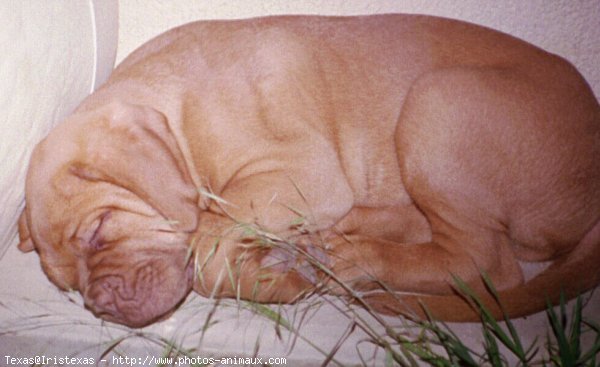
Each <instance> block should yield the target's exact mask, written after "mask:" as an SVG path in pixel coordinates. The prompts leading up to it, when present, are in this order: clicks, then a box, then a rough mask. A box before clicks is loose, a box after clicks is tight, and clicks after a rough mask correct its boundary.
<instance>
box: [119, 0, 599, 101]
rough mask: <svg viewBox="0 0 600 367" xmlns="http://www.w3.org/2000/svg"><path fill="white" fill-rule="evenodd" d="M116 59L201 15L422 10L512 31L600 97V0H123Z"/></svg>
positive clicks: (417, 11)
mask: <svg viewBox="0 0 600 367" xmlns="http://www.w3.org/2000/svg"><path fill="white" fill-rule="evenodd" d="M119 10H120V17H119V21H120V34H119V49H118V54H117V62H119V61H120V60H122V59H123V58H124V57H125V56H127V54H129V53H130V52H131V51H133V50H134V49H135V48H136V47H138V46H139V45H141V44H142V43H144V42H145V41H147V40H149V39H150V38H151V37H153V36H155V35H157V34H159V33H162V32H163V31H165V30H167V29H169V28H172V27H174V26H176V25H180V24H183V23H187V22H190V21H193V20H199V19H218V18H244V17H252V16H259V15H268V14H327V15H348V14H370V13H389V12H403V13H422V14H431V15H438V16H444V17H450V18H455V19H462V20H466V21H470V22H473V23H477V24H481V25H485V26H488V27H491V28H495V29H498V30H501V31H503V32H506V33H510V34H513V35H515V36H517V37H520V38H523V39H525V40H527V41H529V42H531V43H534V44H536V45H538V46H540V47H542V48H544V49H546V50H547V51H550V52H553V53H556V54H559V55H561V56H563V57H565V58H567V59H568V60H570V61H571V62H572V63H573V64H575V66H576V67H577V68H578V69H579V71H580V72H581V73H582V74H583V75H584V76H585V78H586V79H587V81H588V83H590V84H591V85H592V88H593V89H594V91H595V93H596V96H597V97H600V67H599V66H598V65H600V1H598V0H293V1H285V0H238V1H227V0H219V1H217V0H211V1H198V0H172V1H161V0H121V1H119Z"/></svg>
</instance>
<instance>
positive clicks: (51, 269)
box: [20, 123, 193, 327]
mask: <svg viewBox="0 0 600 367" xmlns="http://www.w3.org/2000/svg"><path fill="white" fill-rule="evenodd" d="M69 125H71V126H69ZM88 130H89V126H87V127H86V129H79V128H78V127H77V124H68V123H64V126H61V127H60V128H58V129H57V130H55V131H54V132H53V133H51V134H50V136H49V137H48V138H47V139H46V140H45V141H44V142H43V143H41V144H40V145H39V146H38V147H37V148H36V150H35V152H34V154H33V157H32V160H31V164H30V169H29V173H28V178H27V190H26V192H27V194H26V210H25V212H24V217H23V218H22V221H21V223H20V234H21V240H22V241H25V240H26V239H27V237H29V241H30V242H28V243H29V247H33V248H35V250H36V251H37V252H38V254H39V256H40V260H41V264H42V267H43V269H44V271H45V273H46V274H47V275H48V278H49V279H50V280H51V281H52V282H53V283H54V284H56V285H57V286H58V287H60V288H61V289H64V290H77V291H79V292H80V293H81V294H82V296H83V298H84V301H85V305H86V307H87V308H89V309H90V310H91V311H92V312H93V313H94V314H95V315H96V316H98V317H101V318H103V319H105V320H109V321H113V322H117V323H121V324H125V325H128V326H132V327H140V326H144V325H147V324H149V323H151V322H153V321H156V320H159V319H161V318H163V317H165V316H167V315H168V314H170V312H171V311H173V310H174V309H175V308H176V306H177V305H178V304H179V303H180V302H182V300H183V299H184V298H185V296H186V295H187V294H188V293H189V292H190V290H191V286H192V278H193V272H192V269H193V267H192V265H191V264H190V263H189V261H188V258H189V256H188V249H189V244H190V232H191V231H190V230H189V229H182V228H181V226H180V224H181V221H178V220H177V218H172V216H169V215H167V214H165V210H164V208H163V207H161V205H160V204H156V201H155V200H150V199H149V198H148V197H147V196H148V191H149V190H145V189H143V188H140V187H139V185H138V184H137V183H136V181H135V180H131V179H130V180H128V179H123V180H120V178H119V177H116V178H115V177H113V176H111V174H106V173H105V172H111V171H112V170H117V171H119V168H118V167H117V166H118V165H125V166H127V162H128V161H127V156H126V154H124V153H123V152H121V153H123V154H122V155H121V157H116V156H115V157H106V155H110V154H111V153H110V152H111V149H108V147H107V149H102V147H100V148H98V147H94V142H91V141H89V140H86V139H83V140H82V139H80V136H81V134H82V132H84V131H85V132H86V133H87V131H88ZM112 143H114V141H112V142H111V144H112ZM143 144H148V143H147V142H143ZM91 150H92V151H99V152H100V154H101V155H103V156H104V157H96V158H97V160H96V162H97V163H98V165H100V166H102V168H101V169H100V170H97V169H96V168H97V167H95V164H94V157H91V156H90V154H92V153H90V151H91ZM156 154H161V153H160V151H159V150H157V151H156ZM165 154H166V153H165ZM83 156H86V157H83ZM102 159H104V160H107V161H108V162H113V161H114V167H112V166H111V165H112V163H111V164H108V166H107V165H106V164H103V163H102ZM132 159H133V158H132ZM147 160H148V161H151V160H152V159H151V158H148V159H147ZM90 162H91V163H90ZM129 163H131V164H133V165H135V162H129ZM140 166H141V165H138V166H137V167H134V166H132V167H131V169H130V171H131V172H132V173H133V174H136V175H138V176H140V177H144V179H146V178H145V177H147V176H148V175H150V176H152V175H156V176H157V179H156V181H157V182H154V184H160V183H161V181H160V178H159V177H160V175H161V172H160V165H159V166H156V165H150V166H148V167H149V168H148V167H145V168H144V167H140ZM124 169H125V170H127V167H125V168H124ZM139 169H146V170H148V169H152V170H156V171H157V172H154V173H152V172H138V173H136V170H139ZM162 174H164V172H162ZM117 176H118V175H117ZM177 189H178V188H177V185H171V187H164V188H162V190H167V191H168V190H177ZM171 200H172V199H171ZM178 224H179V226H178ZM21 246H22V249H25V248H26V247H27V246H26V245H23V243H22V244H21Z"/></svg>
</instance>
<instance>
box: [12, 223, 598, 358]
mask: <svg viewBox="0 0 600 367" xmlns="http://www.w3.org/2000/svg"><path fill="white" fill-rule="evenodd" d="M297 214H298V219H297V220H295V221H294V223H293V225H294V227H297V228H299V230H300V231H304V225H305V221H306V218H307V216H305V215H303V214H302V213H299V212H298V213H297ZM236 226H237V227H236V228H237V230H239V229H242V232H243V236H244V237H245V238H246V239H250V240H251V241H249V242H250V244H249V245H248V250H249V251H251V250H254V249H262V250H265V249H267V250H268V249H272V248H274V247H278V248H281V249H286V250H289V251H293V252H294V256H299V257H304V258H305V260H306V262H308V263H310V264H311V265H312V266H313V267H314V268H315V271H317V272H320V273H322V274H325V275H326V276H328V277H329V278H330V279H332V280H333V281H334V282H336V283H337V287H340V288H341V289H343V290H344V291H345V293H346V294H347V296H346V297H341V298H336V299H334V298H332V297H330V296H320V295H318V294H317V295H313V296H312V297H310V298H308V299H306V300H303V301H301V302H299V303H297V304H295V305H292V306H282V305H265V304H259V303H254V302H249V301H243V300H240V299H237V300H208V299H200V297H197V296H192V297H191V299H190V300H188V302H186V303H185V304H184V305H183V306H182V307H184V308H187V309H188V311H189V310H190V309H191V310H193V312H192V313H191V314H192V315H193V316H190V318H189V319H187V320H183V322H182V323H180V324H179V325H180V326H178V328H176V329H175V330H172V331H171V332H170V333H169V334H168V335H165V333H164V332H162V331H160V330H159V331H156V330H154V329H152V328H145V329H141V330H132V329H128V328H126V327H122V326H119V325H114V324H108V323H103V322H100V321H95V320H93V321H90V318H84V319H77V318H74V316H73V315H72V314H71V313H70V312H69V308H68V307H67V308H65V311H64V314H58V315H57V314H55V312H54V311H52V310H50V309H46V305H44V304H43V303H41V304H36V306H37V307H39V309H40V311H39V312H38V313H36V314H34V315H31V314H25V313H23V312H22V310H20V309H19V308H18V306H16V307H13V306H11V305H9V302H5V301H2V300H0V312H4V313H9V314H11V315H14V317H13V321H12V322H10V323H8V324H4V325H2V324H0V343H1V340H2V339H3V338H9V337H11V336H15V335H20V334H28V333H31V332H34V333H35V332H37V331H41V330H46V331H48V330H49V331H51V332H53V331H55V330H56V331H57V332H60V330H65V329H66V330H72V329H81V330H82V333H86V334H90V333H94V332H95V333H97V335H98V337H97V338H96V339H95V340H96V341H95V342H94V344H93V345H89V346H87V347H85V348H83V349H80V350H76V351H74V352H73V355H85V354H88V355H89V354H90V353H95V354H94V356H95V357H96V358H97V359H101V358H110V357H111V356H128V355H131V353H132V350H134V349H136V348H138V347H139V346H140V345H143V346H144V347H145V348H146V350H152V351H153V353H156V357H160V358H178V357H185V356H187V357H189V358H193V357H195V356H198V355H202V356H205V357H209V355H207V354H206V353H205V352H204V351H203V348H202V346H203V344H204V342H205V340H206V338H207V335H208V333H209V331H210V330H212V329H213V328H214V327H215V325H218V324H222V323H223V322H224V321H223V318H222V315H221V311H222V310H230V311H231V310H232V309H233V310H237V312H238V315H239V318H240V319H245V318H248V317H249V316H248V315H251V317H256V318H260V319H262V320H265V321H266V322H267V323H268V324H269V325H270V327H271V328H272V330H273V332H274V335H275V336H276V338H277V339H278V340H280V341H281V343H283V344H285V345H286V348H287V351H288V352H290V351H292V350H294V348H295V347H296V346H297V344H298V343H300V342H301V343H304V344H306V345H308V346H310V348H312V350H313V351H314V352H315V353H314V354H315V355H317V356H320V357H319V358H320V361H321V365H331V366H345V364H344V362H343V361H340V360H339V356H338V353H339V351H340V350H341V348H343V347H347V344H348V343H351V342H353V341H351V338H350V337H351V336H353V335H357V334H358V333H360V335H362V337H361V338H360V339H359V341H358V342H353V343H356V345H354V346H353V347H354V348H355V349H356V351H357V352H356V355H357V358H356V361H355V364H354V365H356V366H373V365H376V366H386V367H387V366H422V365H430V366H439V367H446V366H447V367H450V366H473V367H474V366H492V367H500V366H557V367H558V366H560V367H571V366H572V367H576V366H577V367H580V366H581V367H597V366H600V360H599V358H598V356H599V355H600V326H599V325H598V319H600V316H599V317H598V319H596V320H588V319H586V318H584V317H583V316H582V315H583V313H582V310H583V308H584V302H583V298H582V297H579V298H577V300H576V302H575V304H574V307H573V308H572V311H571V312H568V311H567V307H566V301H565V299H564V298H562V299H561V301H560V303H559V305H557V307H552V305H550V304H549V305H548V307H547V310H546V316H547V333H546V335H539V336H538V339H536V340H534V341H529V344H526V342H525V341H524V340H522V338H521V336H520V335H519V332H518V331H517V327H516V325H515V324H514V322H513V321H512V320H510V319H508V318H507V317H506V318H505V319H504V320H503V321H502V322H499V321H496V320H495V319H494V318H493V317H492V316H491V313H490V312H489V310H487V309H486V308H485V306H484V305H483V303H482V302H481V301H480V300H479V299H478V297H477V295H476V294H475V293H474V292H472V291H471V290H470V289H469V287H468V286H467V285H466V284H465V283H464V282H462V281H461V280H460V279H459V278H455V284H456V289H457V290H459V291H460V292H461V293H462V294H463V296H464V297H465V298H466V299H468V300H469V301H470V302H471V304H472V305H474V307H476V308H477V310H478V311H479V314H480V319H481V320H480V333H481V334H480V339H481V341H482V342H481V345H475V346H473V345H467V343H466V342H465V341H464V340H462V339H461V336H460V334H457V333H455V332H454V331H453V330H452V328H451V327H450V326H449V325H447V324H446V323H443V322H439V321H436V320H433V319H432V318H429V320H425V321H418V322H413V321H409V320H408V319H405V318H404V317H400V316H399V317H384V316H382V315H380V314H377V313H376V312H374V311H373V310H372V309H371V308H370V306H369V304H368V303H367V302H366V301H365V299H364V298H363V294H362V293H361V292H359V291H356V290H354V289H353V288H352V287H351V286H350V285H349V284H345V283H343V282H341V281H340V280H339V279H337V278H336V276H335V274H333V273H332V272H331V271H330V269H329V268H328V267H327V265H325V264H322V263H320V262H319V260H318V259H316V258H315V257H314V256H312V255H311V254H309V253H308V252H306V251H305V250H303V249H302V248H300V247H298V246H295V245H294V244H293V243H288V242H286V241H285V240H283V239H281V238H279V237H277V236H275V235H273V234H270V233H268V232H267V231H264V230H263V229H261V228H260V227H258V226H256V225H248V224H240V223H238V224H237V225H236ZM218 246H219V239H215V241H214V244H213V249H212V250H211V251H209V253H208V254H207V255H206V256H207V258H205V259H199V258H194V259H191V256H194V254H193V253H192V252H190V254H189V256H190V261H195V262H196V269H197V270H198V277H199V278H198V280H199V281H202V280H203V279H202V277H201V274H202V269H203V267H204V266H205V264H206V262H207V261H210V258H211V257H212V256H213V254H214V252H215V251H216V250H217V248H218ZM237 266H238V264H228V267H227V271H226V274H225V276H224V280H223V281H229V282H232V285H235V282H236V281H235V279H236V276H235V272H236V269H237ZM482 276H483V279H484V281H485V283H486V285H487V287H488V289H489V291H490V292H491V293H492V295H494V296H496V291H495V288H494V286H493V284H492V282H491V281H490V280H489V279H488V277H487V276H486V275H485V274H483V275H482ZM382 289H384V290H385V289H386V288H385V285H383V284H382ZM77 297H78V296H77V295H74V294H66V295H65V298H66V301H65V304H66V305H68V306H69V307H76V308H81V307H82V305H81V301H80V300H79V299H77ZM3 299H6V298H3ZM496 299H497V297H496ZM21 301H27V300H21ZM28 302H33V301H28ZM323 307H328V308H333V309H334V310H335V312H336V313H337V315H338V316H340V318H341V319H343V320H345V323H346V328H345V330H344V332H343V333H342V335H340V336H339V339H338V340H337V341H336V343H335V344H334V346H333V347H328V348H325V347H323V346H322V345H319V343H318V342H316V341H314V340H312V338H311V337H310V335H307V334H306V333H305V332H304V329H305V328H306V326H307V325H309V324H310V323H311V322H312V321H313V317H314V316H315V314H317V313H318V312H319V310H320V309H321V308H323ZM323 332H324V333H325V332H327V330H323ZM584 337H586V338H587V340H588V342H587V343H583V338H584ZM589 340H591V342H589ZM250 342H252V341H250ZM261 342H262V341H261V340H260V338H257V340H255V341H254V348H253V353H252V354H254V355H255V356H256V355H260V354H261V347H262V345H261ZM584 345H585V347H584ZM38 347H39V346H38ZM363 347H364V348H363ZM32 348H34V347H32ZM363 349H364V350H367V352H363ZM373 350H375V351H376V355H374V354H373ZM35 353H46V354H53V352H52V350H32V353H31V354H35ZM159 365H161V366H162V365H165V366H166V365H170V364H159ZM192 365H193V366H204V365H206V366H208V365H210V364H192ZM288 365H291V364H290V363H288Z"/></svg>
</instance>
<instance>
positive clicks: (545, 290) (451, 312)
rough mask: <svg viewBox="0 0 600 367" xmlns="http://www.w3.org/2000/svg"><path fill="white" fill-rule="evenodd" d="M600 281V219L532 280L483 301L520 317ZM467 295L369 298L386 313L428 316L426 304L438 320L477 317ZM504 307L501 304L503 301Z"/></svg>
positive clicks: (495, 312)
mask: <svg viewBox="0 0 600 367" xmlns="http://www.w3.org/2000/svg"><path fill="white" fill-rule="evenodd" d="M599 283H600V221H599V222H597V223H596V225H595V226H594V227H593V228H592V229H591V230H590V231H589V232H588V233H587V234H586V235H585V236H584V238H583V239H582V240H581V241H580V242H579V244H578V245H577V246H576V247H575V249H574V251H572V252H571V253H569V254H568V255H566V256H565V257H564V258H561V259H558V260H556V261H555V262H553V263H552V264H551V265H550V266H549V267H548V268H546V269H545V270H543V271H542V272H541V273H539V274H538V275H537V276H535V277H534V278H532V279H531V280H529V281H527V282H525V283H523V284H521V285H519V286H517V287H515V288H511V289H506V290H502V291H498V292H497V295H498V300H499V302H498V301H497V300H496V299H495V297H494V296H493V295H492V294H491V293H489V292H487V293H486V294H479V295H478V297H479V298H480V300H481V302H482V303H483V305H484V306H485V307H486V308H487V309H488V310H489V311H490V313H491V314H492V315H493V316H494V317H495V318H496V319H501V318H503V317H504V316H508V317H510V318H514V317H521V316H525V315H529V314H532V313H534V312H538V311H542V310H543V309H545V308H546V306H547V304H548V302H550V303H551V304H553V305H556V304H557V303H558V302H559V300H560V296H561V292H562V293H563V294H564V296H565V297H566V299H570V298H573V297H576V296H578V295H579V294H582V293H584V292H585V291H588V290H590V289H592V288H593V287H595V286H596V285H598V284H599ZM467 298H468V297H464V296H463V295H462V294H461V295H459V294H456V295H448V296H432V295H401V296H396V295H392V294H389V293H381V294H376V295H372V296H369V297H368V298H367V302H368V303H369V304H370V305H371V306H372V307H373V308H374V309H375V310H376V311H379V312H382V313H384V314H406V315H412V316H416V317H417V318H421V319H423V318H425V317H426V314H425V312H424V308H426V309H427V310H428V312H429V314H430V315H431V316H432V317H433V318H434V319H436V320H443V321H451V322H452V321H456V322H466V321H478V320H480V313H479V312H478V309H477V307H474V305H473V303H472V302H468V301H467ZM499 303H500V305H501V307H500V305H499Z"/></svg>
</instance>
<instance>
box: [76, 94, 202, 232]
mask: <svg viewBox="0 0 600 367" xmlns="http://www.w3.org/2000/svg"><path fill="white" fill-rule="evenodd" d="M101 116H102V117H101V118H97V119H94V120H93V122H91V125H90V126H87V127H86V126H84V127H83V128H84V129H90V133H89V134H85V133H84V134H82V135H83V140H84V141H85V152H86V154H85V158H84V162H77V161H76V162H74V163H73V164H72V165H71V168H70V169H71V173H73V174H75V175H76V176H79V177H80V178H83V179H86V180H91V181H107V182H110V183H114V184H116V185H119V186H121V187H124V188H126V189H128V190H129V191H131V192H133V193H134V194H136V195H137V196H138V197H140V198H141V199H142V200H144V201H145V202H147V203H148V204H150V205H152V206H153V207H154V208H155V209H156V210H158V211H159V212H160V213H161V215H162V216H164V217H165V218H167V219H169V220H171V221H173V224H172V225H173V226H174V227H175V228H177V229H178V230H181V231H186V232H190V231H193V230H195V229H196V225H197V222H198V210H199V209H198V205H197V203H198V190H197V189H196V187H195V186H194V184H193V182H192V179H191V176H190V173H189V171H188V168H187V165H186V163H185V161H184V157H183V154H182V152H181V150H180V148H179V146H178V144H177V141H176V139H175V136H174V134H173V133H172V132H171V130H170V128H169V125H168V122H167V119H166V117H165V115H163V114H162V113H160V112H159V111H157V110H155V109H153V108H150V107H144V106H137V105H130V104H122V103H119V104H111V105H109V106H108V107H107V110H106V111H103V112H102V113H101Z"/></svg>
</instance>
